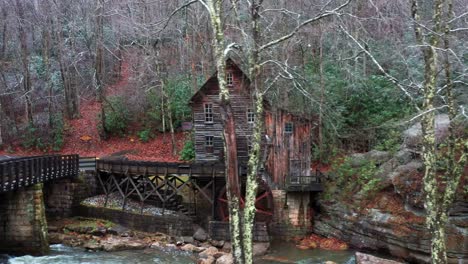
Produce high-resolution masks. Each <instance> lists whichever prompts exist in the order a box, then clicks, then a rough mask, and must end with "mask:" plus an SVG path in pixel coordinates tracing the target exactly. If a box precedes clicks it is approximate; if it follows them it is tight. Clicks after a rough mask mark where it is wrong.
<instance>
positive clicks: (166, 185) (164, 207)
mask: <svg viewBox="0 0 468 264" xmlns="http://www.w3.org/2000/svg"><path fill="white" fill-rule="evenodd" d="M164 185H165V186H164V187H165V189H164V197H163V198H164V200H163V213H162V214H163V215H164V214H165V211H166V200H167V188H168V187H169V186H168V183H167V165H166V172H165V173H164Z"/></svg>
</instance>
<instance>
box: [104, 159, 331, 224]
mask: <svg viewBox="0 0 468 264" xmlns="http://www.w3.org/2000/svg"><path fill="white" fill-rule="evenodd" d="M96 170H97V177H98V183H99V185H100V186H101V189H102V190H103V192H104V193H105V195H106V199H105V206H107V203H108V200H109V196H110V194H113V193H114V194H117V195H120V197H121V198H122V199H123V205H122V209H123V210H125V206H126V202H127V201H128V199H135V200H138V201H139V202H140V203H141V212H143V207H144V204H145V203H150V204H151V203H152V204H157V206H160V207H162V208H163V209H171V210H176V211H179V212H182V213H184V214H186V215H189V216H194V214H195V213H196V212H193V211H191V210H190V209H188V208H187V201H185V204H186V205H185V206H184V205H183V203H182V196H183V194H188V193H192V194H193V195H192V197H196V196H198V197H202V199H204V200H206V201H207V202H208V203H209V204H210V205H211V208H212V217H213V218H218V219H219V220H227V200H226V190H225V185H226V184H225V167H224V164H223V163H220V162H199V163H161V162H141V161H127V160H97V161H96ZM239 171H243V170H241V169H240V170H239ZM322 177H323V175H322V174H321V173H320V172H317V173H315V174H314V175H312V176H300V177H299V176H297V177H291V179H290V180H288V181H287V183H286V186H283V188H285V189H287V190H289V191H302V192H308V191H321V190H322V185H321V180H322ZM243 178H244V177H241V181H242V179H243ZM288 179H289V178H288ZM259 181H260V182H261V184H260V188H259V191H258V193H257V199H256V207H257V213H258V214H262V215H263V217H262V216H260V215H259V217H261V218H264V219H265V221H269V220H271V216H272V212H273V209H274V208H273V201H272V196H271V188H277V186H272V184H271V183H270V182H269V181H268V180H265V179H262V178H261V177H259ZM193 199H196V198H193ZM190 203H191V204H192V205H194V206H191V205H190V206H188V207H189V208H196V203H197V201H196V200H193V201H190ZM265 216H266V217H265Z"/></svg>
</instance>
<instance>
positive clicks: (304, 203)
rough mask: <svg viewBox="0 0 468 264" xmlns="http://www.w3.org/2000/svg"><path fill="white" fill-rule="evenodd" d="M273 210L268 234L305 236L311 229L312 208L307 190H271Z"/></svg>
mask: <svg viewBox="0 0 468 264" xmlns="http://www.w3.org/2000/svg"><path fill="white" fill-rule="evenodd" d="M272 195H273V201H274V207H275V212H274V215H273V221H272V222H271V223H270V225H269V229H270V235H271V236H273V237H277V238H281V239H283V238H284V239H289V238H292V237H295V236H305V235H307V234H309V233H310V232H311V230H312V212H313V211H312V208H311V206H310V204H311V200H310V197H311V196H310V194H309V193H308V192H289V193H288V192H286V191H284V190H272Z"/></svg>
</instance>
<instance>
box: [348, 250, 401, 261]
mask: <svg viewBox="0 0 468 264" xmlns="http://www.w3.org/2000/svg"><path fill="white" fill-rule="evenodd" d="M356 264H402V263H401V262H397V261H393V260H388V259H383V258H378V257H375V256H371V255H368V254H364V253H360V252H356Z"/></svg>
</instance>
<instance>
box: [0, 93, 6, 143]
mask: <svg viewBox="0 0 468 264" xmlns="http://www.w3.org/2000/svg"><path fill="white" fill-rule="evenodd" d="M0 91H1V90H0ZM3 120H5V119H4V117H3V106H2V98H0V148H1V147H2V146H3V135H2V132H3Z"/></svg>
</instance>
